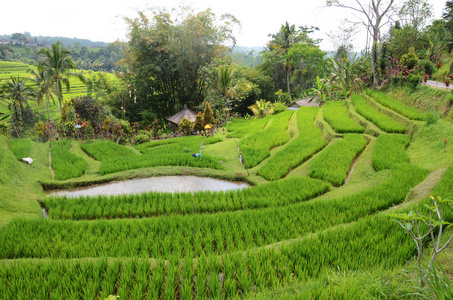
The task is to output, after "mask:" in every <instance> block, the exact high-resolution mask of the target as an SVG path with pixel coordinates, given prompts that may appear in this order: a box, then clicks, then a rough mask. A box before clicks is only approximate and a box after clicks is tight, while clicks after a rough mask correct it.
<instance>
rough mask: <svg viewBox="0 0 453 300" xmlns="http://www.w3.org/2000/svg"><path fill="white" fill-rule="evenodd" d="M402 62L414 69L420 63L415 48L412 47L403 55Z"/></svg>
mask: <svg viewBox="0 0 453 300" xmlns="http://www.w3.org/2000/svg"><path fill="white" fill-rule="evenodd" d="M401 64H402V65H403V66H406V67H407V68H408V69H409V70H410V69H413V68H414V67H415V66H416V65H417V64H418V57H417V54H415V48H414V47H410V48H409V52H408V53H406V54H404V55H403V56H401Z"/></svg>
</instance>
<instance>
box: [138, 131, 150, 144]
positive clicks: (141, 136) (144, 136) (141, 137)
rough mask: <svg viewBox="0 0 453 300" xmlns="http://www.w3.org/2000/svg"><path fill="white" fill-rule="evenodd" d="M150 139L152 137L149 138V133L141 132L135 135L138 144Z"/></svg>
mask: <svg viewBox="0 0 453 300" xmlns="http://www.w3.org/2000/svg"><path fill="white" fill-rule="evenodd" d="M149 141H150V138H149V135H147V134H144V133H142V134H139V135H136V136H135V143H136V144H143V143H146V142H149Z"/></svg>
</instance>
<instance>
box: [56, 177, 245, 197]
mask: <svg viewBox="0 0 453 300" xmlns="http://www.w3.org/2000/svg"><path fill="white" fill-rule="evenodd" d="M247 187H249V185H248V184H247V183H244V182H232V181H226V180H220V179H214V178H209V177H197V176H162V177H150V178H140V179H132V180H126V181H117V182H112V183H108V184H103V185H97V186H94V187H84V188H77V189H74V190H58V191H55V192H51V193H49V195H51V196H67V197H78V196H96V195H119V194H140V193H144V192H168V193H176V192H197V191H229V190H238V189H243V188H247Z"/></svg>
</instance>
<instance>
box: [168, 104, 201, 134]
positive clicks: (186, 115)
mask: <svg viewBox="0 0 453 300" xmlns="http://www.w3.org/2000/svg"><path fill="white" fill-rule="evenodd" d="M196 116H197V114H196V113H194V112H193V111H191V110H190V109H188V108H187V105H185V104H184V108H183V109H182V110H181V111H180V112H178V113H176V114H174V115H173V116H171V117H166V118H165V119H167V120H168V121H170V123H171V124H172V125H173V128H176V127H178V125H179V123H180V122H181V121H182V119H188V120H189V121H190V122H192V123H194V122H195V118H196Z"/></svg>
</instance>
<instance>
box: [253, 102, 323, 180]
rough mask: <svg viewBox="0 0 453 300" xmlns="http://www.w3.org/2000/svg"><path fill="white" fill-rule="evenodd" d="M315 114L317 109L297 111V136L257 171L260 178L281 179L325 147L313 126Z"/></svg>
mask: <svg viewBox="0 0 453 300" xmlns="http://www.w3.org/2000/svg"><path fill="white" fill-rule="evenodd" d="M317 112H318V108H311V107H303V108H300V109H299V110H298V111H297V122H298V129H299V135H298V136H297V137H296V138H295V139H294V140H293V141H292V142H290V143H289V144H288V145H287V146H286V147H285V148H284V149H282V150H281V151H279V152H277V153H276V154H275V155H273V156H272V157H271V158H270V159H269V160H268V161H267V162H266V163H265V164H264V165H263V167H261V168H260V169H259V170H258V174H259V175H260V176H263V177H264V178H265V179H267V180H278V179H280V178H283V177H284V176H286V175H287V174H288V172H290V170H291V169H294V168H296V167H297V166H299V165H300V164H301V163H303V162H304V161H306V160H307V159H309V158H310V157H311V156H312V155H313V154H314V153H316V152H317V151H319V150H321V149H322V148H323V147H324V146H325V144H326V141H325V140H324V139H323V138H322V133H321V131H320V130H319V129H318V128H317V127H316V126H315V125H314V124H313V121H314V118H315V116H316V114H317Z"/></svg>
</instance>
